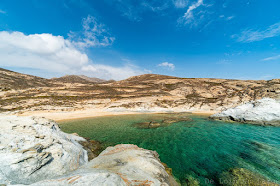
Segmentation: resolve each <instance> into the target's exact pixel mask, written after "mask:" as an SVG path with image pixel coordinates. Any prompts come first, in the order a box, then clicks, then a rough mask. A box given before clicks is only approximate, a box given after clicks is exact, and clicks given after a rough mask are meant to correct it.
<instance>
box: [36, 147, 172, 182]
mask: <svg viewBox="0 0 280 186" xmlns="http://www.w3.org/2000/svg"><path fill="white" fill-rule="evenodd" d="M68 184H69V185H70V184H71V185H96V186H102V185H110V186H111V185H112V186H114V185H116V186H119V185H120V186H122V185H124V186H126V185H131V186H133V185H135V186H136V185H150V186H165V185H166V186H167V185H177V183H176V182H175V181H174V179H173V178H172V176H170V175H168V174H167V172H166V171H165V168H164V166H163V165H162V164H161V162H160V160H159V159H158V154H157V153H156V152H154V151H149V150H145V149H142V148H139V147H137V146H136V145H127V144H122V145H117V146H114V147H108V148H107V149H106V150H104V151H103V152H102V153H101V154H100V155H99V156H98V157H97V158H95V159H93V160H91V161H90V162H89V163H88V164H86V165H84V166H82V167H80V168H79V169H78V170H76V171H74V172H73V173H71V174H69V175H67V176H63V177H60V178H57V179H52V180H45V181H41V182H38V183H34V184H32V185H43V186H44V185H46V186H47V185H61V186H62V185H68Z"/></svg>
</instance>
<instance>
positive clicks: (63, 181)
mask: <svg viewBox="0 0 280 186" xmlns="http://www.w3.org/2000/svg"><path fill="white" fill-rule="evenodd" d="M65 185H78V186H127V185H126V183H125V182H124V180H123V179H122V178H121V177H120V176H119V175H117V174H114V173H111V172H108V171H106V170H98V169H78V170H77V171H74V172H73V173H71V174H68V175H66V176H62V177H60V178H57V179H51V180H44V181H40V182H37V183H34V184H31V186H65ZM18 186H19V185H18Z"/></svg>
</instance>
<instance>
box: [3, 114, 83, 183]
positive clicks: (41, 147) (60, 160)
mask: <svg viewBox="0 0 280 186" xmlns="http://www.w3.org/2000/svg"><path fill="white" fill-rule="evenodd" d="M79 141H84V139H83V138H81V137H78V136H75V135H71V134H66V133H64V132H62V131H61V130H60V129H59V127H58V125H57V124H56V123H55V122H53V121H51V120H48V119H45V118H39V117H18V116H1V117H0V184H30V183H34V182H37V181H40V180H43V179H50V178H55V177H57V176H61V175H63V174H65V173H68V172H70V171H73V170H76V169H77V168H78V167H80V166H81V165H83V164H85V163H87V162H88V156H87V152H86V151H85V150H84V149H83V147H82V146H81V145H80V144H79V143H78V142H79Z"/></svg>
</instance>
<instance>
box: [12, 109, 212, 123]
mask: <svg viewBox="0 0 280 186" xmlns="http://www.w3.org/2000/svg"><path fill="white" fill-rule="evenodd" d="M184 112H190V113H191V114H195V115H205V116H210V115H212V114H215V113H216V112H206V111H187V110H186V111H184ZM161 113H170V112H162V111H161V112H160V111H159V112H151V111H150V112H149V111H146V112H144V111H143V112H139V111H119V112H117V111H107V110H105V109H84V110H76V111H43V110H42V111H28V112H23V113H17V114H16V115H18V116H40V117H45V118H48V119H52V120H54V121H56V122H62V121H69V120H76V119H86V118H94V117H101V116H117V115H131V114H132V115H133V114H161ZM174 113H180V112H179V111H177V112H174Z"/></svg>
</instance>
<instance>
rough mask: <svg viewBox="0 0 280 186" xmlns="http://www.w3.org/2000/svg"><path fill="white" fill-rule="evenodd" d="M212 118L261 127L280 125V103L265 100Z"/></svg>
mask: <svg viewBox="0 0 280 186" xmlns="http://www.w3.org/2000/svg"><path fill="white" fill-rule="evenodd" d="M210 118H212V119H217V120H223V121H237V122H242V123H252V124H261V125H280V101H279V100H275V99H271V98H263V99H260V100H257V101H251V102H248V103H246V104H243V105H240V106H237V107H234V108H230V109H227V110H225V111H223V112H221V113H218V114H214V115H212V116H210Z"/></svg>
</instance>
